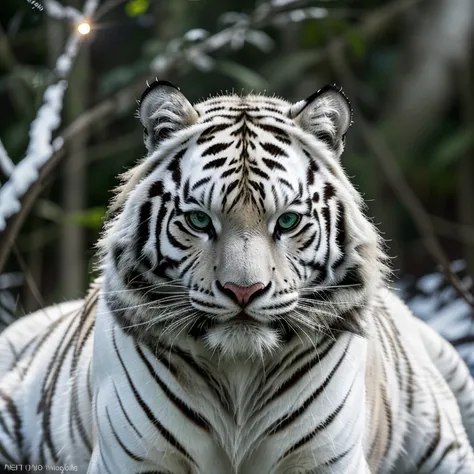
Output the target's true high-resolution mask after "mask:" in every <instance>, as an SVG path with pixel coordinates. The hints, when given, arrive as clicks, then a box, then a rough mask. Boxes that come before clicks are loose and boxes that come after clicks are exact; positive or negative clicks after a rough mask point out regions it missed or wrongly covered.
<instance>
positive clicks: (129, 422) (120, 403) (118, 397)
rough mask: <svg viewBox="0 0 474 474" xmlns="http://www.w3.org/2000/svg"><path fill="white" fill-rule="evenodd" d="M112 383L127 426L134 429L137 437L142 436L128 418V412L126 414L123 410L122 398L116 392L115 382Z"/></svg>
mask: <svg viewBox="0 0 474 474" xmlns="http://www.w3.org/2000/svg"><path fill="white" fill-rule="evenodd" d="M112 383H113V386H114V392H115V397H116V398H117V400H118V402H119V405H120V409H121V410H122V413H123V414H124V416H125V419H126V420H127V423H128V424H129V426H131V427H132V429H133V431H135V433H136V434H137V436H138V437H139V438H142V437H143V436H142V435H141V433H140V432H139V431H138V429H137V427H136V426H135V425H134V424H133V421H132V420H131V419H130V418H129V416H128V414H127V411H126V410H125V408H124V406H123V403H122V400H121V398H120V395H119V394H118V392H117V387H116V386H115V383H114V382H112Z"/></svg>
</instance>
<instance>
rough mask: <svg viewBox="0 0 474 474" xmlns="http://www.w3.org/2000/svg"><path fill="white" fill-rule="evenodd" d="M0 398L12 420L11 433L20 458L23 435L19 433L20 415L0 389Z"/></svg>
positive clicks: (11, 401)
mask: <svg viewBox="0 0 474 474" xmlns="http://www.w3.org/2000/svg"><path fill="white" fill-rule="evenodd" d="M0 398H2V399H3V400H4V401H5V403H6V404H7V410H8V413H9V414H10V416H11V417H12V419H13V432H14V433H15V438H16V442H17V445H18V450H19V452H20V456H22V452H23V435H22V433H21V418H20V414H19V413H18V409H17V407H16V405H15V402H14V401H13V399H12V398H11V397H10V395H7V394H6V393H5V392H4V391H3V390H2V389H0Z"/></svg>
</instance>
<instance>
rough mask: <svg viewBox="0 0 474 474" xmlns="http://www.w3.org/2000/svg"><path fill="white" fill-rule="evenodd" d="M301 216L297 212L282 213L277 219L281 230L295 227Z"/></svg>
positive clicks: (284, 230) (286, 230)
mask: <svg viewBox="0 0 474 474" xmlns="http://www.w3.org/2000/svg"><path fill="white" fill-rule="evenodd" d="M300 219H301V216H300V215H299V214H296V213H295V212H286V213H285V214H282V215H281V216H280V217H279V218H278V221H277V225H278V227H279V230H280V232H288V231H289V230H292V229H294V228H295V227H296V226H297V225H298V224H299V222H300Z"/></svg>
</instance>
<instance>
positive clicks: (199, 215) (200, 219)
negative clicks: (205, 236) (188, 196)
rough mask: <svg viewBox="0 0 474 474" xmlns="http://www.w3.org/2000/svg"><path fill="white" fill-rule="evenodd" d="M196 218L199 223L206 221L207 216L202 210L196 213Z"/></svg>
mask: <svg viewBox="0 0 474 474" xmlns="http://www.w3.org/2000/svg"><path fill="white" fill-rule="evenodd" d="M196 219H197V221H198V222H199V223H200V224H205V223H206V222H207V216H206V214H204V212H198V213H197V214H196Z"/></svg>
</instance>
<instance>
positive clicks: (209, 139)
mask: <svg viewBox="0 0 474 474" xmlns="http://www.w3.org/2000/svg"><path fill="white" fill-rule="evenodd" d="M231 99H233V100H230V101H229V102H230V103H229V104H226V106H222V107H220V109H222V110H219V112H217V113H216V111H215V107H212V106H211V107H209V105H208V104H206V103H204V104H202V105H201V106H200V107H198V108H197V110H198V112H199V113H200V120H202V121H203V122H206V121H208V120H209V117H208V114H210V117H211V118H212V119H213V121H217V120H218V121H219V124H218V125H211V126H210V127H209V128H207V129H206V130H204V131H203V132H202V133H201V134H200V135H199V137H198V138H197V140H196V148H195V149H192V148H191V149H190V150H189V151H188V154H189V155H190V158H189V159H188V160H186V154H185V155H184V156H183V159H182V164H181V166H182V168H183V176H182V181H183V180H184V188H185V190H186V191H188V192H187V193H186V195H185V196H184V199H185V200H186V199H189V196H190V195H193V196H194V197H195V199H198V200H199V201H200V203H201V204H202V205H204V206H206V207H211V206H212V205H213V202H212V201H213V198H214V199H215V200H216V201H220V202H219V204H217V203H216V207H218V209H216V210H218V211H220V212H222V213H229V212H230V211H231V210H232V209H234V208H236V207H239V204H240V207H242V206H243V205H244V204H245V203H247V204H248V205H250V206H251V207H252V209H253V211H254V212H255V211H256V212H257V214H258V215H264V214H266V213H269V212H275V211H276V209H274V208H272V207H273V204H274V203H275V200H274V199H273V198H272V196H270V197H271V198H272V199H267V194H272V187H273V197H274V195H275V194H277V192H278V195H280V194H282V196H283V197H284V199H285V200H286V201H288V200H289V199H290V197H291V195H293V199H294V198H295V197H296V196H297V195H298V193H301V190H302V189H301V186H300V185H299V179H301V178H302V177H303V175H304V173H305V170H306V169H307V161H308V160H309V157H306V156H304V155H302V154H301V153H300V154H299V155H301V156H299V155H298V156H297V157H292V156H291V152H289V151H288V150H287V148H288V147H289V146H291V144H292V139H291V128H294V125H293V124H292V123H291V121H290V120H289V119H288V118H286V117H284V113H285V111H287V110H288V105H286V107H285V105H284V103H283V102H282V101H279V100H277V99H274V100H273V102H271V104H272V106H271V107H269V106H268V101H264V102H263V104H262V103H261V102H262V101H261V98H259V97H250V98H237V97H236V98H231ZM209 110H210V111H211V112H209ZM221 114H223V115H221ZM229 114H234V115H229ZM221 121H224V123H222V122H221ZM295 152H296V150H295V151H294V152H293V154H294V153H295ZM295 158H297V159H295ZM180 184H181V183H179V185H180ZM269 185H271V186H269ZM210 188H212V192H211V191H209V189H210ZM280 188H285V189H280ZM219 196H222V197H223V198H220V199H219ZM206 198H207V200H206ZM277 204H280V203H277ZM240 210H241V209H240ZM240 210H239V211H240Z"/></svg>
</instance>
